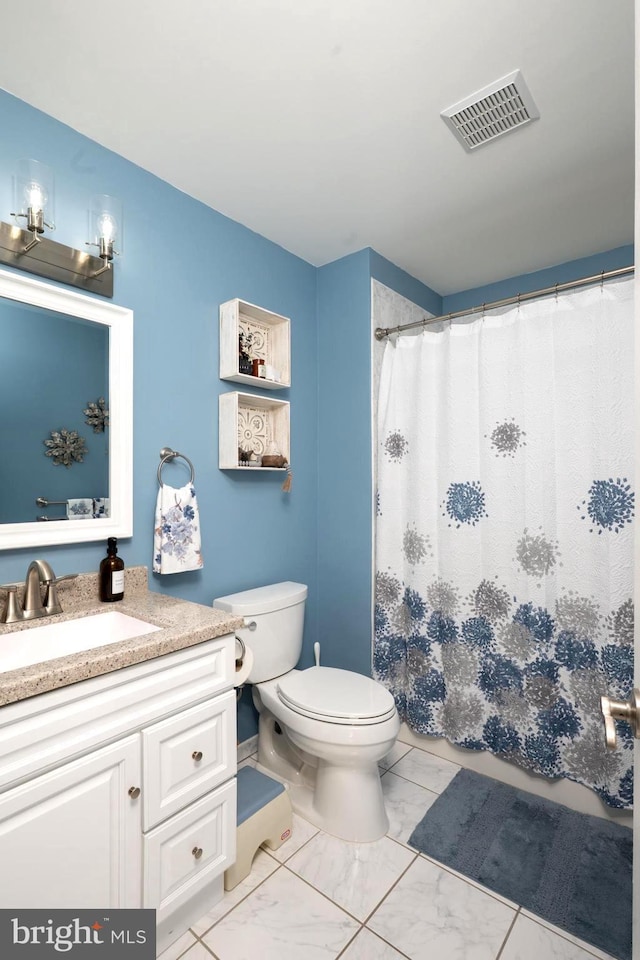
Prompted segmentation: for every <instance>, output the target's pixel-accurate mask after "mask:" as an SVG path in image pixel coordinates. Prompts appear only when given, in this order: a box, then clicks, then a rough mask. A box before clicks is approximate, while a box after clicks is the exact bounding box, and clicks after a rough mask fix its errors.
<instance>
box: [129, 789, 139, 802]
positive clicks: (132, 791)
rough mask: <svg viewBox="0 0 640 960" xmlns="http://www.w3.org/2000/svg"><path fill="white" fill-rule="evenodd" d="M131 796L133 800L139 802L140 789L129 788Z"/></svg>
mask: <svg viewBox="0 0 640 960" xmlns="http://www.w3.org/2000/svg"><path fill="white" fill-rule="evenodd" d="M129 796H130V797H131V799H132V800H137V799H138V797H139V796H140V787H129Z"/></svg>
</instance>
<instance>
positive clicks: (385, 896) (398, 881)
mask: <svg viewBox="0 0 640 960" xmlns="http://www.w3.org/2000/svg"><path fill="white" fill-rule="evenodd" d="M419 856H420V855H419V854H418V853H416V855H415V856H414V858H413V860H412V861H411V862H410V863H408V864H407V865H406V867H405V868H404V870H403V871H402V873H401V874H400V876H399V877H397V878H396V880H395V881H394V883H392V884H391V886H390V887H389V889H388V890H387V892H386V893H385V895H384V897H382V898H381V899H380V900H379V901H378V903H377V904H376V905H375V907H374V908H373V910H371V912H370V913H368V914H367V916H366V917H365V920H364V923H365V925H366V924H367V923H369V920H371V917H372V916H373V915H374V913H375V912H376V911H377V910H379V909H380V907H381V906H382V904H383V903H384V901H385V900H386V899H387V897H388V896H389V894H390V893H391V891H392V890H395V888H396V887H397V886H398V884H399V883H400V881H401V880H402V878H403V877H404V875H405V874H406V872H407V870H410V869H411V867H412V866H413V865H414V863H415V862H416V860H417V859H418V857H419ZM372 932H373V931H372ZM376 936H378V934H376ZM380 939H383V938H382V937H381V938H380ZM391 946H393V944H391Z"/></svg>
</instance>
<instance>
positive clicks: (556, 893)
mask: <svg viewBox="0 0 640 960" xmlns="http://www.w3.org/2000/svg"><path fill="white" fill-rule="evenodd" d="M409 843H410V844H411V846H412V847H415V848H416V849H417V850H420V851H421V852H422V853H426V854H427V855H428V856H430V857H433V858H434V859H435V860H439V861H440V863H443V864H445V865H446V866H449V867H452V868H453V869H454V870H457V871H458V872H459V873H462V874H464V875H465V876H467V877H469V878H471V879H472V880H477V881H478V883H481V884H482V885H483V886H485V887H489V888H490V889H491V890H495V892H496V893H499V894H501V895H502V896H503V897H507V898H508V899H509V900H514V901H515V902H516V903H518V904H520V906H522V907H524V908H525V909H526V910H530V911H531V912H532V913H535V914H537V916H539V917H543V918H544V919H545V920H548V921H549V922H550V923H553V924H555V925H556V926H557V927H561V928H562V929H563V930H567V931H568V932H569V933H572V934H573V935H574V936H575V937H579V938H580V939H581V940H586V941H587V943H590V944H593V946H595V947H599V948H600V949H601V950H604V951H605V952H606V953H609V954H612V955H613V956H614V957H619V958H620V960H631V856H632V835H631V830H629V829H628V828H627V827H622V826H619V825H618V824H616V823H611V822H609V821H608V820H602V819H601V818H600V817H592V816H588V815H587V814H584V813H575V812H574V811H573V810H570V809H569V808H568V807H564V806H562V805H561V804H559V803H553V802H552V801H551V800H543V799H541V798H540V797H536V796H535V795H534V794H532V793H526V792H525V791H524V790H516V789H515V788H514V787H508V786H506V784H504V783H500V782H499V781H498V780H491V779H490V778H489V777H483V776H481V775H480V774H479V773H473V772H472V771H471V770H460V772H459V773H457V774H456V776H455V777H454V779H453V780H452V781H451V783H450V784H449V786H448V787H447V788H446V790H445V791H444V792H443V793H442V794H441V795H440V796H439V797H438V799H437V800H436V802H435V803H434V804H433V805H432V806H431V807H430V809H429V810H428V811H427V813H426V814H425V816H424V817H423V818H422V820H421V821H420V823H419V824H418V826H417V827H416V828H415V830H414V831H413V833H412V834H411V837H410V838H409Z"/></svg>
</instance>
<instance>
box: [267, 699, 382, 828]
mask: <svg viewBox="0 0 640 960" xmlns="http://www.w3.org/2000/svg"><path fill="white" fill-rule="evenodd" d="M276 724H277V721H276V720H275V718H274V717H273V716H272V715H271V714H270V713H268V711H266V710H265V711H263V712H261V714H260V719H259V734H258V764H257V768H258V770H260V771H261V772H263V773H266V774H268V775H269V776H272V777H273V776H275V777H276V779H278V780H280V781H281V782H282V783H285V784H286V785H287V787H288V788H289V796H290V798H291V805H292V807H293V810H294V812H295V813H297V814H299V816H301V817H303V818H304V819H305V820H308V821H309V822H310V823H312V824H314V826H316V827H319V828H320V829H321V830H324V831H325V832H326V833H329V834H331V835H332V836H334V837H339V838H340V839H341V840H349V841H351V842H353V843H371V842H373V841H375V840H380V839H381V838H382V837H384V836H385V834H386V833H387V830H388V829H389V818H388V816H387V811H386V810H385V806H384V798H383V795H382V786H381V784H380V772H379V770H378V764H377V762H370V763H367V764H361V765H359V766H355V767H354V766H351V765H349V766H340V765H335V764H332V763H328V762H327V761H325V760H322V759H319V758H317V757H312V756H310V755H309V754H306V753H305V752H304V751H303V750H301V749H300V748H299V747H298V746H296V745H295V744H293V743H292V742H291V740H290V738H289V736H288V735H287V733H286V732H285V731H284V730H282V728H281V727H280V725H279V724H277V726H276ZM278 730H279V731H280V732H277V731H278Z"/></svg>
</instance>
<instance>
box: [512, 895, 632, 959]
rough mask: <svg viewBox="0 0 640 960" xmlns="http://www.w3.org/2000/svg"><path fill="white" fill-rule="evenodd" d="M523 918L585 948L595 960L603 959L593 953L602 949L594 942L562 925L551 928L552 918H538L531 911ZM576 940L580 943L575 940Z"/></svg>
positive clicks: (582, 948)
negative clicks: (589, 941) (572, 938)
mask: <svg viewBox="0 0 640 960" xmlns="http://www.w3.org/2000/svg"><path fill="white" fill-rule="evenodd" d="M524 909H526V908H525V907H520V910H524ZM522 918H523V920H531V922H532V923H535V924H537V925H538V926H539V927H542V929H543V930H546V931H547V932H548V933H552V934H553V935H554V936H556V937H560V939H561V940H565V941H566V942H567V943H570V944H571V946H572V947H576V946H577V947H579V949H581V950H584V952H585V953H588V954H589V955H590V956H592V957H595V960H601V957H599V956H598V954H597V953H593V951H594V950H600V947H596V946H594V944H592V943H588V942H587V941H586V940H581V939H580V937H576V936H575V934H573V933H569V931H568V930H563V929H562V927H558V926H556V924H551V926H553V930H551V928H550V927H549V926H547V924H550V923H551V921H550V920H545V919H544V917H540V918H538V917H537V916H534V915H532V914H531V911H529V912H528V913H527V916H526V917H525V916H524V914H523V915H522ZM569 937H574V940H570V939H569ZM576 940H577V941H578V943H576V942H575V941H576ZM601 952H602V954H603V955H605V956H609V954H605V952H604V950H603V951H601ZM612 960H613V958H612Z"/></svg>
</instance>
